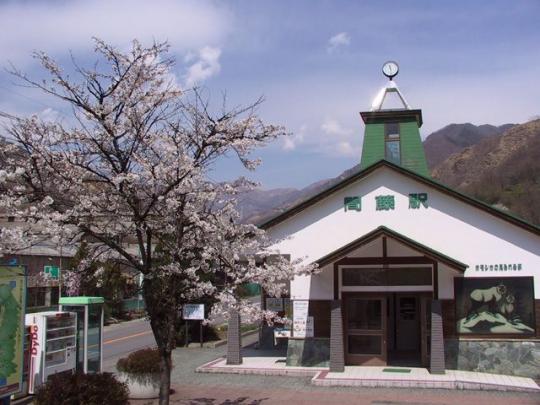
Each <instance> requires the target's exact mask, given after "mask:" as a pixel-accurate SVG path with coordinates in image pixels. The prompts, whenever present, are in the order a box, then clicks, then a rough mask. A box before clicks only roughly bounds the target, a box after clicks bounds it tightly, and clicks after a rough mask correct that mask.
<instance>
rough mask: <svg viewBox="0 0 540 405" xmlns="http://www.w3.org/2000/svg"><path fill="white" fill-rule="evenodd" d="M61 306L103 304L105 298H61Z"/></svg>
mask: <svg viewBox="0 0 540 405" xmlns="http://www.w3.org/2000/svg"><path fill="white" fill-rule="evenodd" d="M58 302H59V304H60V305H90V304H103V303H104V302H105V298H103V297H60V300H59V301H58Z"/></svg>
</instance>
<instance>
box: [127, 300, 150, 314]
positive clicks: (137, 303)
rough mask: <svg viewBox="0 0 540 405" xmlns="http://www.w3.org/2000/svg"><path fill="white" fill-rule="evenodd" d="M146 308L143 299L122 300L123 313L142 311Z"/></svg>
mask: <svg viewBox="0 0 540 405" xmlns="http://www.w3.org/2000/svg"><path fill="white" fill-rule="evenodd" d="M145 308H146V305H145V303H144V300H143V299H142V298H141V299H139V298H137V297H134V298H127V299H125V300H122V311H123V312H133V311H142V310H144V309H145Z"/></svg>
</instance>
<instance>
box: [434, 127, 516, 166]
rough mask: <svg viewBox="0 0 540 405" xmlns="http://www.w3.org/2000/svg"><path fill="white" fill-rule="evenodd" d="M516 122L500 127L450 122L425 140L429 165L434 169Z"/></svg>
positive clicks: (499, 133) (500, 132)
mask: <svg viewBox="0 0 540 405" xmlns="http://www.w3.org/2000/svg"><path fill="white" fill-rule="evenodd" d="M513 126H514V124H505V125H501V126H499V127H496V126H493V125H478V126H477V125H473V124H470V123H466V124H450V125H447V126H445V127H444V128H441V129H439V130H438V131H435V132H433V133H432V134H430V135H428V136H427V138H426V139H425V141H424V150H425V151H426V159H427V163H428V167H429V168H430V169H433V168H434V167H436V166H437V165H439V164H440V163H442V162H443V161H444V160H446V158H447V157H448V156H450V155H452V154H454V153H457V152H459V151H461V150H462V149H463V148H466V147H468V146H472V145H476V144H477V143H478V142H480V141H481V140H483V139H485V138H488V137H492V136H496V135H501V134H502V133H503V132H504V131H506V130H507V129H510V128H512V127H513Z"/></svg>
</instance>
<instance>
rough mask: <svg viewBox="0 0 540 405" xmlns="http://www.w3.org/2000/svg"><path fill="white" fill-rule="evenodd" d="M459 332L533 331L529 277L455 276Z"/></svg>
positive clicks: (531, 288) (501, 332) (524, 332)
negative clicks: (457, 277)
mask: <svg viewBox="0 0 540 405" xmlns="http://www.w3.org/2000/svg"><path fill="white" fill-rule="evenodd" d="M454 291H455V297H456V319H457V320H458V321H457V331H458V333H460V334H534V332H535V317H534V285H533V278H532V277H500V278H492V277H489V278H488V277H482V278H481V277H478V278H472V277H471V278H459V279H456V280H455V289H454Z"/></svg>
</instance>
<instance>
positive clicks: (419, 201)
mask: <svg viewBox="0 0 540 405" xmlns="http://www.w3.org/2000/svg"><path fill="white" fill-rule="evenodd" d="M421 206H423V207H424V208H427V207H428V203H427V193H412V194H409V208H412V209H415V210H416V209H419V208H420V207H421Z"/></svg>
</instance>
